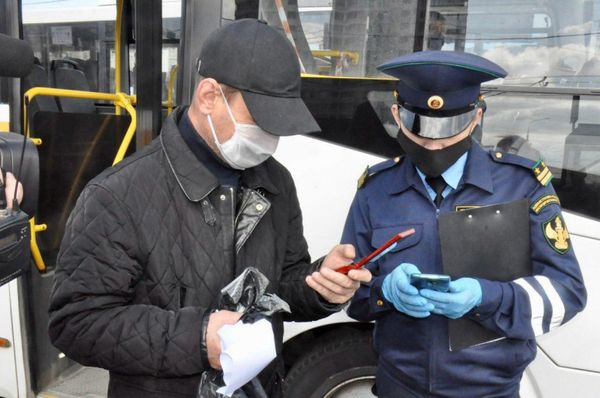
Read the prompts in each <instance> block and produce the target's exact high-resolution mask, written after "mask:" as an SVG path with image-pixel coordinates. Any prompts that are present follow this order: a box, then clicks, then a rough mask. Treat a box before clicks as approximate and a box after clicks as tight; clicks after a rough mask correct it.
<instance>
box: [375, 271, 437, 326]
mask: <svg viewBox="0 0 600 398" xmlns="http://www.w3.org/2000/svg"><path fill="white" fill-rule="evenodd" d="M420 273H421V271H419V269H418V268H417V266H416V265H414V264H410V263H402V264H400V265H399V266H397V267H396V268H395V269H394V270H393V271H392V273H391V274H389V275H387V276H386V277H385V279H384V280H383V284H382V286H381V290H382V292H383V297H385V299H386V300H387V301H389V302H390V303H392V304H393V305H394V307H396V309H397V310H398V311H400V312H402V313H405V314H406V315H410V316H412V317H415V318H426V317H428V316H429V315H431V310H433V304H430V303H428V302H427V300H425V299H424V298H423V297H421V296H419V291H418V290H417V288H416V287H414V286H413V285H411V284H410V274H420Z"/></svg>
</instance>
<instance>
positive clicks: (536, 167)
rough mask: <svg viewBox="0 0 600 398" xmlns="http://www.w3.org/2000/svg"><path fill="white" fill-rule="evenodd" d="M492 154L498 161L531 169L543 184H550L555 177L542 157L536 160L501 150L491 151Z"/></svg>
mask: <svg viewBox="0 0 600 398" xmlns="http://www.w3.org/2000/svg"><path fill="white" fill-rule="evenodd" d="M490 156H491V157H492V159H493V160H494V161H495V162H496V163H505V164H513V165H516V166H521V167H524V168H526V169H529V170H531V172H532V173H533V176H534V177H535V178H536V179H537V180H538V182H539V183H540V184H541V185H543V186H547V185H548V184H550V181H552V178H554V176H553V175H552V172H551V171H550V169H549V168H548V166H546V163H545V162H544V161H543V160H542V159H539V160H537V161H536V160H531V159H528V158H524V157H522V156H519V155H514V154H512V153H506V152H501V151H490Z"/></svg>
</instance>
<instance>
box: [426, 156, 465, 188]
mask: <svg viewBox="0 0 600 398" xmlns="http://www.w3.org/2000/svg"><path fill="white" fill-rule="evenodd" d="M468 155H469V153H468V152H466V153H464V154H463V155H462V156H461V157H459V158H458V160H457V161H456V162H454V164H452V166H450V167H448V169H447V170H446V171H444V172H443V173H442V178H443V179H444V181H446V184H448V186H447V187H446V188H444V190H443V191H442V196H443V197H444V198H445V197H446V196H448V194H449V193H450V191H452V190H454V189H456V187H458V183H459V182H460V179H461V178H462V175H463V172H464V170H465V163H467V156H468ZM417 173H419V177H421V181H423V184H425V189H427V193H428V194H429V197H430V198H431V200H433V199H434V198H435V195H436V193H435V191H434V190H433V188H431V186H429V184H427V182H425V177H426V176H425V174H423V172H422V171H421V170H419V168H418V167H417Z"/></svg>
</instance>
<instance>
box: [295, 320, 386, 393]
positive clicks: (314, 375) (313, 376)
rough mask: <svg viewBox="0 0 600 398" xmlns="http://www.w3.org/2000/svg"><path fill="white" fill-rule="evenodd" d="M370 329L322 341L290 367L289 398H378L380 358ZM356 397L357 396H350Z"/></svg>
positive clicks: (321, 339) (352, 331)
mask: <svg viewBox="0 0 600 398" xmlns="http://www.w3.org/2000/svg"><path fill="white" fill-rule="evenodd" d="M371 333H372V332H371V331H370V330H363V331H361V330H354V329H353V330H351V332H346V331H344V332H342V333H341V334H338V333H336V332H333V333H330V334H328V335H325V336H322V337H320V338H319V340H320V341H319V342H318V343H317V345H315V346H314V347H313V348H312V349H311V350H310V351H308V352H307V353H306V354H304V355H303V356H301V357H300V358H299V359H298V360H297V361H296V362H295V363H294V365H293V366H292V367H291V368H290V370H289V372H288V375H287V377H286V379H285V383H284V396H285V397H286V398H335V397H344V396H359V395H357V392H358V391H360V392H361V394H360V397H365V398H366V397H374V395H372V394H371V392H370V391H371V387H372V385H373V383H374V381H375V374H376V370H377V358H376V356H375V353H374V352H373V349H372V337H371ZM347 394H353V395H347Z"/></svg>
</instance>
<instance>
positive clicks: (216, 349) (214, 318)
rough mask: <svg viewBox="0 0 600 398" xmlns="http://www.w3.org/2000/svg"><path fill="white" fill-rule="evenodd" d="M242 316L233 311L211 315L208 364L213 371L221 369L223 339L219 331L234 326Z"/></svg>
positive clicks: (208, 336)
mask: <svg viewBox="0 0 600 398" xmlns="http://www.w3.org/2000/svg"><path fill="white" fill-rule="evenodd" d="M241 316H242V314H241V313H240V312H233V311H217V312H213V313H212V314H210V318H209V320H208V326H207V328H206V350H207V351H208V362H209V363H210V366H211V367H212V368H213V369H221V359H220V358H219V357H220V356H221V338H220V337H219V335H218V334H217V331H218V330H219V329H221V327H222V326H223V325H233V324H235V323H237V321H239V320H240V317H241Z"/></svg>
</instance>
